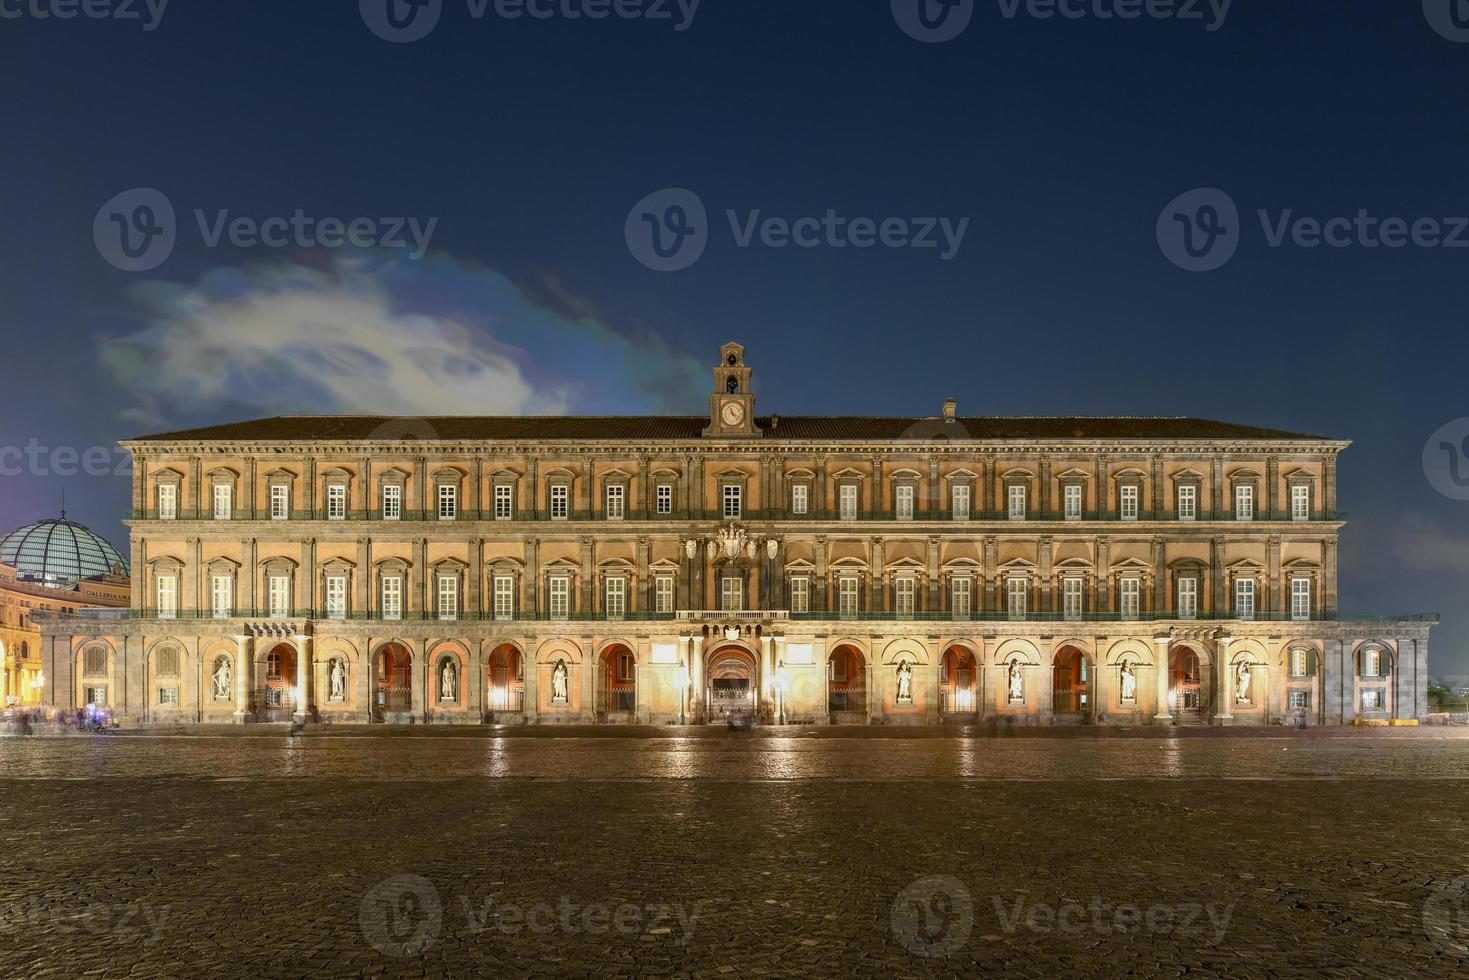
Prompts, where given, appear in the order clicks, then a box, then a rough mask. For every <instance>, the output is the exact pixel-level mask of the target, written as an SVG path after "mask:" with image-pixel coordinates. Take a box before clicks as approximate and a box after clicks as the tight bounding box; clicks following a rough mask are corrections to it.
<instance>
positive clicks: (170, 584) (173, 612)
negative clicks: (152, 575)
mask: <svg viewBox="0 0 1469 980" xmlns="http://www.w3.org/2000/svg"><path fill="white" fill-rule="evenodd" d="M178 614H179V580H178V579H177V578H175V577H174V576H172V575H160V576H158V618H159V619H173V618H174V617H175V616H177V615H178Z"/></svg>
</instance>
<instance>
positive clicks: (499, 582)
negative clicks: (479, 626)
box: [493, 575, 515, 619]
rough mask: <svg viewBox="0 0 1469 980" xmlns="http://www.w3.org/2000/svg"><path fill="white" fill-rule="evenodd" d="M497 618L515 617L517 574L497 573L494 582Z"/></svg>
mask: <svg viewBox="0 0 1469 980" xmlns="http://www.w3.org/2000/svg"><path fill="white" fill-rule="evenodd" d="M493 588H494V595H495V618H496V619H514V618H515V576H514V575H496V576H495V582H494V586H493Z"/></svg>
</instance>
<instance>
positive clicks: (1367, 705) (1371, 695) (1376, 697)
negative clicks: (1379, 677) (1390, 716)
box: [1362, 687, 1383, 711]
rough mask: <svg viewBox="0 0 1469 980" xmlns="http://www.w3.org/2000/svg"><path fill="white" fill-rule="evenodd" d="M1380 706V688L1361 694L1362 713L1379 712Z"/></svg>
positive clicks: (1381, 702)
mask: <svg viewBox="0 0 1469 980" xmlns="http://www.w3.org/2000/svg"><path fill="white" fill-rule="evenodd" d="M1382 705H1383V700H1382V688H1380V687H1374V688H1369V689H1368V690H1365V691H1363V692H1362V710H1363V711H1381V710H1382Z"/></svg>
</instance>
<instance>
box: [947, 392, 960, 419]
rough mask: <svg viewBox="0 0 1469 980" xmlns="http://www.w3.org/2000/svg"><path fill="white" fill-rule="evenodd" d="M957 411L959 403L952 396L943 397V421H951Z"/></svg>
mask: <svg viewBox="0 0 1469 980" xmlns="http://www.w3.org/2000/svg"><path fill="white" fill-rule="evenodd" d="M958 413H959V403H958V402H956V401H955V400H954V399H952V398H945V399H944V421H945V422H952V421H954V418H955V416H957V415H958Z"/></svg>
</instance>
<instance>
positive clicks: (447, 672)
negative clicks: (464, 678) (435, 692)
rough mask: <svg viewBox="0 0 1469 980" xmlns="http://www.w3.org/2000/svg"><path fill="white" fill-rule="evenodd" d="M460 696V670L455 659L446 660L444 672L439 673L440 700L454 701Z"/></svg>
mask: <svg viewBox="0 0 1469 980" xmlns="http://www.w3.org/2000/svg"><path fill="white" fill-rule="evenodd" d="M458 696H459V672H458V671H457V670H455V669H454V661H452V660H445V661H444V669H443V672H442V673H440V674H439V700H440V701H453V700H455V699H456V698H457V697H458Z"/></svg>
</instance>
